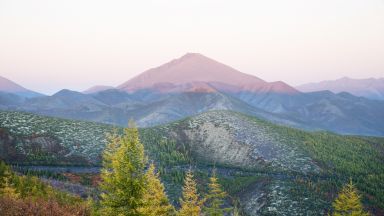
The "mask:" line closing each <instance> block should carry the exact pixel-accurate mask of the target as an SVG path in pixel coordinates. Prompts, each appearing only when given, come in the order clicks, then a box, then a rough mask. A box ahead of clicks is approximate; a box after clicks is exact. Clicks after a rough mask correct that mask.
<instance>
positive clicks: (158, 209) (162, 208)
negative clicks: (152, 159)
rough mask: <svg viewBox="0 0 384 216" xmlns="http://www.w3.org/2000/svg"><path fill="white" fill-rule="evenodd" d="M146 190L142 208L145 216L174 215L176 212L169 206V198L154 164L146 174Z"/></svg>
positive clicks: (141, 210)
mask: <svg viewBox="0 0 384 216" xmlns="http://www.w3.org/2000/svg"><path fill="white" fill-rule="evenodd" d="M145 176H146V183H147V184H146V190H145V194H144V197H143V200H144V206H143V207H142V208H140V212H141V213H142V214H143V215H148V216H166V215H174V213H175V210H174V208H173V206H172V205H170V204H169V201H168V198H167V196H166V194H165V192H164V185H163V184H162V183H161V181H160V179H159V175H158V174H157V173H156V172H155V165H154V164H153V163H152V164H151V165H150V166H149V169H148V171H147V173H146V175H145Z"/></svg>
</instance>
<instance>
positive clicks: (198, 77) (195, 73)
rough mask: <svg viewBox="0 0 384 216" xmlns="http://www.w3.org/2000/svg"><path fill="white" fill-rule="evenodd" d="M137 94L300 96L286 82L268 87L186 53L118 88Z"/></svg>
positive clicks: (202, 57)
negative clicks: (216, 91) (147, 92)
mask: <svg viewBox="0 0 384 216" xmlns="http://www.w3.org/2000/svg"><path fill="white" fill-rule="evenodd" d="M117 88H118V89H120V90H124V91H127V92H134V91H136V90H140V89H154V90H159V91H161V92H172V91H199V92H202V91H205V92H212V91H214V90H215V89H217V90H219V91H229V92H239V91H251V92H270V91H272V92H275V93H288V94H292V93H297V92H298V91H297V90H296V89H294V88H293V87H291V86H289V85H287V84H285V83H284V82H281V81H279V82H272V83H268V82H266V81H264V80H262V79H260V78H257V77H255V76H252V75H249V74H245V73H242V72H240V71H238V70H236V69H234V68H232V67H229V66H227V65H225V64H222V63H220V62H217V61H215V60H213V59H210V58H208V57H205V56H203V55H201V54H198V53H187V54H185V55H184V56H182V57H181V58H178V59H175V60H172V61H170V62H168V63H166V64H163V65H161V66H159V67H156V68H152V69H149V70H147V71H145V72H143V73H141V74H140V75H138V76H136V77H134V78H132V79H130V80H128V81H127V82H125V83H123V84H121V85H119V86H118V87H117Z"/></svg>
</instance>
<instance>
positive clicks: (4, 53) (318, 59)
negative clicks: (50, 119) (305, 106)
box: [0, 0, 384, 94]
mask: <svg viewBox="0 0 384 216" xmlns="http://www.w3.org/2000/svg"><path fill="white" fill-rule="evenodd" d="M187 52H197V53H201V54H203V55H205V56H208V57H210V58H213V59H215V60H217V61H219V62H222V63H225V64H227V65H229V66H232V67H234V68H236V69H238V70H240V71H242V72H244V73H249V74H253V75H255V76H257V77H259V78H261V79H264V80H266V81H277V80H282V81H285V82H287V83H288V84H290V85H293V86H295V85H299V84H303V83H307V82H315V81H321V80H330V79H337V78H340V77H345V76H348V77H352V78H368V77H376V78H378V77H384V0H321V1H319V0H289V1H287V0H268V1H266V0H236V1H234V0H232V1H229V0H189V1H186V0H140V1H138V0H135V1H131V0H121V1H118V0H108V1H107V0H105V1H100V0H65V1H62V0H34V1H31V0H0V76H4V77H6V78H8V79H11V80H13V81H15V82H17V83H19V84H21V85H23V86H24V87H26V88H29V89H32V90H35V91H39V92H42V93H46V94H52V93H54V92H56V91H58V90H60V89H63V88H67V89H72V90H77V91H81V90H84V89H87V88H88V87H91V86H93V85H99V84H102V85H113V86H116V85H119V84H121V83H123V82H125V81H126V80H128V79H130V78H132V77H134V76H135V75H137V74H139V73H141V72H143V71H145V70H147V69H149V68H152V67H156V66H159V65H161V64H163V63H166V62H168V61H170V60H172V59H175V58H178V57H180V56H182V55H184V54H185V53H187Z"/></svg>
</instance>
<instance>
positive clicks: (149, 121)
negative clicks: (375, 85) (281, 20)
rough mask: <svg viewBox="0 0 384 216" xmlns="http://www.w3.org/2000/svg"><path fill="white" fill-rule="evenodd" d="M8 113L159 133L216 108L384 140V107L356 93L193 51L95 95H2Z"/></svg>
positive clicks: (1, 104) (1, 102)
mask: <svg viewBox="0 0 384 216" xmlns="http://www.w3.org/2000/svg"><path fill="white" fill-rule="evenodd" d="M0 109H6V110H22V111H28V112H33V113H39V114H44V115H48V116H56V117H63V118H69V119H78V120H87V121H96V122H102V123H108V124H114V125H123V126H125V125H127V122H128V120H129V119H134V120H135V121H136V122H137V124H138V125H139V126H140V127H151V126H156V125H159V124H164V123H168V122H171V121H175V120H179V119H182V118H185V117H188V116H192V115H196V114H199V113H203V112H206V111H210V110H231V111H236V112H241V113H244V114H247V115H252V116H257V117H259V118H263V119H265V120H268V121H271V122H273V123H277V124H281V125H289V126H292V127H296V128H301V129H306V130H329V131H333V132H337V133H341V134H359V135H375V136H384V121H383V119H384V112H382V110H384V101H379V100H370V99H366V98H364V97H356V96H354V95H351V94H349V93H345V92H343V93H337V94H335V93H332V92H330V91H319V92H310V93H303V92H300V91H298V90H296V89H294V88H293V87H291V86H289V85H287V84H286V83H284V82H281V81H276V82H265V81H263V80H262V79H259V78H257V77H255V76H252V75H247V74H244V73H241V72H239V71H237V70H235V69H233V68H231V67H229V66H226V65H224V64H221V63H219V62H217V61H215V60H212V59H210V58H207V57H205V56H203V55H201V54H195V53H189V54H186V55H184V56H182V57H181V58H179V59H176V60H173V61H171V62H169V63H166V64H164V65H162V66H160V67H157V68H153V69H150V70H148V71H145V72H143V73H142V74H141V75H139V76H137V77H135V78H133V79H131V80H129V81H127V82H125V83H123V84H122V85H120V86H118V87H116V88H113V89H107V90H104V91H95V92H93V93H91V94H85V93H81V92H74V91H70V90H62V91H60V92H58V93H56V94H54V95H52V96H46V97H39V98H30V99H23V98H21V99H20V98H18V97H16V95H12V94H10V93H7V94H0Z"/></svg>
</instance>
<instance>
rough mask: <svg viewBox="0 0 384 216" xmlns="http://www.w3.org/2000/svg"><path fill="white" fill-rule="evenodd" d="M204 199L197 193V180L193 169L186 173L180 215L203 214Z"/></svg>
mask: <svg viewBox="0 0 384 216" xmlns="http://www.w3.org/2000/svg"><path fill="white" fill-rule="evenodd" d="M202 204H203V200H201V199H200V198H199V194H198V193H197V188H196V182H195V180H194V179H193V174H192V171H191V170H188V172H187V173H186V175H185V179H184V186H183V193H182V198H181V199H180V205H181V208H180V210H179V213H178V215H180V216H199V215H200V214H201V206H202Z"/></svg>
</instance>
